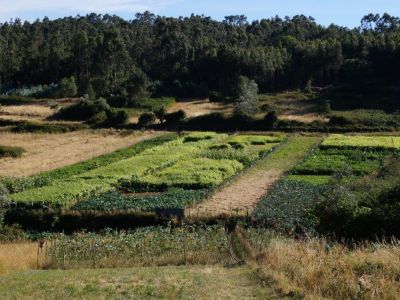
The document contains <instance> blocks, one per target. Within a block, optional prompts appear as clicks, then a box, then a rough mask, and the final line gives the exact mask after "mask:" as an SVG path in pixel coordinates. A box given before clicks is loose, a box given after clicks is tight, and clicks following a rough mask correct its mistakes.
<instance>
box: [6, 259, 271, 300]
mask: <svg viewBox="0 0 400 300" xmlns="http://www.w3.org/2000/svg"><path fill="white" fill-rule="evenodd" d="M0 298H1V299H155V298H157V299H159V298H162V299H266V298H267V295H266V290H264V288H262V287H261V286H259V284H258V281H257V279H256V277H255V276H254V275H253V274H252V272H251V270H250V269H249V268H246V267H243V268H235V269H226V268H222V267H162V268H133V269H102V270H69V271H62V270H57V271H31V272H26V273H19V274H13V275H9V276H5V277H2V278H1V277H0Z"/></svg>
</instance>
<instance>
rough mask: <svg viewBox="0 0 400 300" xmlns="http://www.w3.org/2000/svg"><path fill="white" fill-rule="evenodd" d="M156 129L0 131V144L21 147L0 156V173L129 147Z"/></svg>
mask: <svg viewBox="0 0 400 300" xmlns="http://www.w3.org/2000/svg"><path fill="white" fill-rule="evenodd" d="M162 134H163V133H160V132H150V131H149V132H145V133H141V132H134V133H129V134H127V133H126V132H125V133H124V132H118V131H115V130H100V131H77V132H71V133H65V134H29V133H28V134H15V133H9V132H4V133H0V145H3V146H11V147H12V146H14V147H22V148H24V149H25V150H26V153H24V154H23V156H22V157H21V158H3V159H0V176H29V175H33V174H36V173H40V172H44V171H49V170H53V169H57V168H60V167H64V166H67V165H72V164H74V163H78V162H81V161H84V160H87V159H91V158H93V157H97V156H100V155H103V154H106V153H110V152H113V151H116V150H119V149H122V148H126V147H129V146H131V145H133V144H135V143H138V142H140V141H143V140H145V139H150V138H154V137H156V136H160V135H162Z"/></svg>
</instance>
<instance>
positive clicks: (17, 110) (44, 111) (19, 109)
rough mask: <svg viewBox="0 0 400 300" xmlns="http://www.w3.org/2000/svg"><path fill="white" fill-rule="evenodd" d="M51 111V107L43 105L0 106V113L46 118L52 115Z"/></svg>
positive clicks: (52, 111)
mask: <svg viewBox="0 0 400 300" xmlns="http://www.w3.org/2000/svg"><path fill="white" fill-rule="evenodd" d="M53 113H54V110H53V109H51V108H50V107H48V106H44V105H15V106H2V107H1V108H0V115H14V116H25V117H41V118H47V117H50V116H51V115H53Z"/></svg>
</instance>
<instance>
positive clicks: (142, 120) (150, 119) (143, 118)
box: [138, 112, 157, 127]
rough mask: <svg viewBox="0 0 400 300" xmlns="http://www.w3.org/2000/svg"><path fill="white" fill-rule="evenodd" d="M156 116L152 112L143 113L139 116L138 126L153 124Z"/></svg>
mask: <svg viewBox="0 0 400 300" xmlns="http://www.w3.org/2000/svg"><path fill="white" fill-rule="evenodd" d="M156 119H157V117H156V115H155V114H154V113H152V112H148V113H143V114H141V115H140V117H139V122H138V124H139V126H143V127H145V126H149V125H151V124H153V123H154V122H155V121H156Z"/></svg>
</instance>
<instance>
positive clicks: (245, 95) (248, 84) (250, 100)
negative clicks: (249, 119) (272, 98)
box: [235, 76, 259, 116]
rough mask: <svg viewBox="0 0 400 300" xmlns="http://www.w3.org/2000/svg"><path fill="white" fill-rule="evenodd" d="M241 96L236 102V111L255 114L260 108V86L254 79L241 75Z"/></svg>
mask: <svg viewBox="0 0 400 300" xmlns="http://www.w3.org/2000/svg"><path fill="white" fill-rule="evenodd" d="M238 96H239V98H238V99H237V100H236V102H235V112H236V113H237V114H244V115H248V116H253V115H254V114H255V113H256V112H257V110H258V100H259V99H258V86H257V83H256V82H255V81H254V80H250V79H249V78H247V77H244V76H241V77H240V78H239V86H238Z"/></svg>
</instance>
